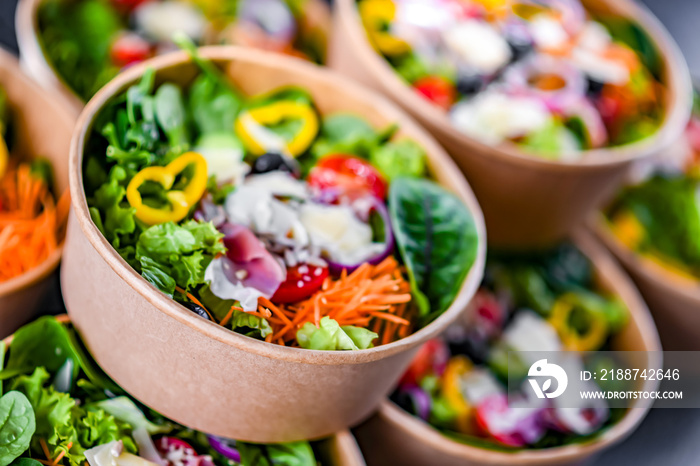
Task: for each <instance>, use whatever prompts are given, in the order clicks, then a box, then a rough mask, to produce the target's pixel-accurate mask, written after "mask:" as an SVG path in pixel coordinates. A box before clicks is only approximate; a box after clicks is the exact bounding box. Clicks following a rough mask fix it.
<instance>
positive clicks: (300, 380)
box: [61, 47, 485, 443]
mask: <svg viewBox="0 0 700 466" xmlns="http://www.w3.org/2000/svg"><path fill="white" fill-rule="evenodd" d="M200 51H201V52H200V53H201V54H202V56H203V57H205V58H209V59H211V60H213V61H214V62H215V63H216V64H218V65H219V66H221V67H223V69H224V71H225V72H226V73H227V74H228V76H229V77H231V78H232V79H233V81H234V82H235V83H236V84H237V85H238V86H239V88H240V89H241V90H242V91H243V92H244V93H245V94H249V95H253V94H257V93H260V92H263V91H268V90H271V89H274V88H277V87H279V86H282V85H294V84H297V85H302V86H304V87H305V88H306V89H308V90H309V91H310V92H311V94H312V95H313V97H314V99H315V102H316V104H317V107H318V108H319V110H320V112H321V113H322V114H325V113H329V112H333V111H346V112H351V113H355V114H358V115H360V116H362V117H364V118H366V119H367V120H368V121H369V122H370V123H371V124H372V125H375V126H378V127H379V126H384V125H387V124H390V123H398V125H399V126H400V128H401V130H400V133H401V134H402V135H407V136H409V137H411V138H413V139H414V140H415V141H416V142H418V143H419V144H421V145H422V146H423V147H424V148H425V149H426V151H427V153H428V154H429V156H428V157H429V165H430V168H431V170H432V173H433V175H434V177H435V179H436V180H437V181H438V182H440V183H441V184H442V185H443V186H445V187H447V188H448V189H450V190H451V191H453V192H454V193H455V194H456V195H458V196H459V197H460V198H461V199H462V200H463V201H464V203H465V204H466V206H467V207H468V209H469V210H470V211H471V212H472V215H473V216H474V219H475V223H476V225H477V231H478V236H479V249H478V255H477V259H476V262H475V263H474V265H473V267H472V269H471V271H470V273H469V275H468V276H467V278H466V279H465V281H464V283H463V285H462V288H461V290H460V292H459V294H458V296H457V298H456V299H455V301H454V302H453V303H452V306H451V307H450V308H449V309H448V310H447V311H446V312H445V313H444V314H443V315H442V316H440V317H439V318H438V319H436V320H435V321H434V322H433V323H431V324H430V325H428V326H426V327H425V328H423V329H421V330H419V331H418V332H416V333H414V334H413V335H411V336H409V337H408V338H405V339H403V340H400V341H397V342H394V343H391V344H389V345H385V346H380V347H376V348H372V349H368V350H362V351H351V352H334V351H311V350H303V349H298V348H287V347H281V346H278V345H274V344H270V343H265V342H262V341H258V340H255V339H252V338H249V337H246V336H243V335H239V334H237V333H234V332H231V331H229V330H227V329H224V328H223V327H220V326H218V325H216V324H214V323H212V322H209V321H206V320H204V319H201V318H199V317H198V316H196V315H195V314H194V313H192V312H190V311H188V310H187V309H186V308H184V307H183V306H181V305H179V304H177V303H176V302H175V301H173V300H171V299H170V298H168V297H167V296H165V295H163V294H162V293H160V292H159V291H158V290H157V289H156V288H154V287H153V286H151V285H150V284H149V283H148V282H146V281H145V280H144V279H143V278H141V276H140V275H138V274H137V273H136V272H135V271H134V270H133V269H132V268H131V267H130V266H129V265H128V264H127V263H126V262H125V261H124V260H123V259H122V258H121V257H120V256H119V255H118V254H117V253H116V251H115V250H114V249H113V248H112V247H111V245H110V244H109V243H108V242H107V241H106V240H105V238H104V237H103V236H102V234H101V233H100V232H99V230H98V229H97V227H96V226H95V225H94V224H93V222H92V221H91V219H90V215H89V213H88V208H87V204H86V199H85V193H84V191H83V179H82V169H81V167H82V160H83V150H84V148H85V144H86V138H87V137H88V135H89V134H90V132H91V130H92V129H93V128H92V125H93V122H94V119H95V116H96V115H97V114H98V112H99V111H100V110H101V109H102V108H103V107H104V106H105V104H106V103H107V102H109V101H110V100H111V99H112V98H113V97H114V96H115V94H118V93H120V92H121V91H123V90H125V89H126V88H127V87H128V86H129V85H131V84H133V83H134V82H136V81H137V80H138V79H139V78H140V77H141V75H142V74H143V72H144V70H145V69H146V68H147V67H151V68H154V69H155V70H156V80H157V81H160V82H162V81H164V80H167V81H171V82H176V83H180V84H187V83H190V82H191V81H192V80H193V79H194V77H195V76H196V75H198V74H199V71H198V68H197V67H196V66H195V65H194V64H193V63H191V61H190V59H189V57H188V55H187V54H185V53H184V52H178V53H173V54H169V55H165V56H162V57H157V58H155V59H152V60H150V61H149V62H146V63H145V64H142V65H138V66H136V67H134V68H131V69H129V70H127V71H125V72H124V73H122V74H121V75H119V76H118V77H117V78H116V79H115V80H114V81H112V82H111V83H109V84H108V85H107V86H105V87H104V88H103V89H102V90H101V91H100V92H99V93H98V94H97V95H96V96H95V97H94V98H93V99H92V100H91V101H90V102H89V103H88V105H87V106H86V107H85V110H84V111H83V113H82V115H81V116H80V119H79V121H78V124H77V126H76V130H75V132H74V135H73V141H72V147H71V158H70V184H71V194H72V196H73V212H72V215H71V217H70V218H69V225H68V235H67V239H66V257H67V259H66V261H65V262H64V263H63V266H62V269H61V271H62V276H61V278H62V289H63V296H64V300H65V303H66V307H67V308H68V313H69V315H70V316H71V319H72V320H73V324H74V325H75V327H76V328H77V329H78V331H79V332H80V333H81V334H82V336H83V338H84V340H85V342H86V344H87V346H88V347H89V348H90V350H91V352H92V354H93V355H94V356H95V359H96V360H97V361H98V363H99V364H100V365H101V366H102V367H103V368H104V369H105V371H106V372H107V373H108V374H109V375H110V376H111V377H112V378H113V379H114V380H115V381H116V382H117V383H119V385H121V386H122V387H124V389H125V390H127V391H128V392H129V393H131V394H133V395H134V396H135V397H136V398H138V399H139V400H141V401H142V402H143V403H144V404H146V405H148V406H151V407H153V408H154V409H156V410H157V411H159V412H161V413H163V414H164V415H166V416H167V417H170V418H172V419H174V420H176V421H178V422H180V423H182V424H185V425H188V426H190V427H192V428H195V429H198V430H202V431H205V432H211V433H213V434H216V435H221V436H224V437H229V438H236V439H241V440H245V441H251V442H263V443H269V442H273V443H276V442H286V441H293V440H300V439H314V438H319V437H323V436H326V435H329V434H331V433H333V432H336V431H339V430H342V429H344V428H346V427H348V426H350V425H354V424H357V423H359V422H360V421H362V420H363V419H365V418H367V417H368V416H369V415H370V414H371V413H372V412H373V411H374V410H375V409H376V408H377V406H378V405H379V404H380V403H381V401H382V400H383V399H384V398H385V397H386V395H387V394H388V393H389V392H390V391H391V389H392V386H393V384H394V383H395V382H396V381H397V380H398V378H399V377H400V376H401V373H402V372H403V370H404V369H405V368H406V367H407V366H408V365H409V364H410V361H411V358H412V356H413V355H414V353H415V352H416V351H417V349H418V347H419V346H420V344H421V343H423V342H425V341H426V340H428V339H430V338H432V337H434V336H436V335H438V334H439V333H440V332H442V331H443V330H444V329H445V328H447V327H448V326H449V325H450V324H451V323H452V322H454V321H455V319H456V318H457V317H458V316H459V315H460V314H461V312H462V311H463V310H464V309H465V307H466V305H467V304H468V302H469V300H470V299H471V297H472V296H473V294H474V292H475V290H476V289H477V287H478V285H479V281H480V279H481V276H482V274H483V268H484V257H485V233H484V225H483V218H482V215H481V212H480V210H479V207H478V205H477V203H476V200H475V198H474V196H473V195H472V193H471V190H470V188H469V186H468V184H467V182H466V181H465V180H464V178H463V177H462V174H461V173H460V172H459V170H458V169H457V167H456V166H455V165H454V163H453V162H452V161H451V160H450V158H449V157H448V156H447V155H446V154H445V153H444V152H443V150H442V149H441V148H440V146H438V145H437V144H436V143H435V141H434V140H433V139H432V138H431V137H430V136H429V135H428V134H427V133H425V132H424V131H423V130H422V129H421V128H420V127H418V126H417V125H416V124H415V123H414V122H413V121H412V120H411V119H410V118H409V117H407V116H406V115H405V114H404V113H402V112H401V111H400V110H398V109H397V108H396V107H394V106H393V105H392V104H390V103H389V102H388V101H386V100H384V99H383V98H382V97H380V96H378V95H376V94H374V93H372V92H370V91H367V90H366V89H364V88H362V87H360V86H358V85H357V84H354V83H352V82H350V81H348V80H346V79H345V78H343V77H342V76H339V75H336V74H334V73H332V72H330V71H328V70H324V69H323V68H320V67H317V66H314V65H311V64H308V63H305V62H303V61H300V60H297V59H294V58H288V57H282V56H279V55H275V54H269V53H264V52H260V51H257V50H251V49H241V48H235V47H209V48H202V49H200ZM222 412H223V413H226V416H221V413H222ZM268 419H269V420H274V422H265V421H266V420H268Z"/></svg>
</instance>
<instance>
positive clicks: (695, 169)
mask: <svg viewBox="0 0 700 466" xmlns="http://www.w3.org/2000/svg"><path fill="white" fill-rule="evenodd" d="M674 150H676V151H678V153H677V154H674V153H669V154H666V156H665V157H664V158H663V159H662V160H659V161H657V162H656V164H655V166H654V167H652V169H651V170H649V171H647V173H646V174H645V175H644V176H643V177H642V179H641V181H638V182H636V183H634V184H632V185H630V186H627V187H625V188H624V189H623V190H622V191H621V192H620V193H619V194H618V196H617V198H616V199H615V201H614V202H613V203H612V204H611V206H610V207H609V209H608V210H607V212H606V215H607V218H608V221H609V226H610V228H611V230H612V232H613V233H614V234H615V235H616V236H617V238H619V240H620V241H621V242H622V243H623V244H624V245H625V246H626V247H628V248H630V249H632V250H633V251H635V252H637V253H639V254H641V255H642V256H643V257H645V258H647V259H649V260H651V261H653V262H654V263H656V264H657V265H659V266H661V267H662V269H663V270H666V271H668V272H671V273H672V274H674V275H676V276H682V277H686V278H689V279H692V280H697V279H698V278H700V200H699V199H698V188H700V101H699V100H698V97H697V95H696V97H695V105H694V110H693V116H692V118H691V120H690V122H689V123H688V127H687V128H686V132H685V137H684V144H681V145H680V146H676V147H675V148H674Z"/></svg>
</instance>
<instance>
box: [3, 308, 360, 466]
mask: <svg viewBox="0 0 700 466" xmlns="http://www.w3.org/2000/svg"><path fill="white" fill-rule="evenodd" d="M1 343H2V348H1V349H2V350H3V351H2V359H3V361H2V362H3V367H4V370H3V379H4V382H5V392H4V394H3V397H2V398H3V402H11V405H12V406H13V409H12V410H11V412H8V414H7V417H8V420H10V421H13V422H11V425H13V426H14V427H13V428H12V429H13V432H15V433H16V435H14V436H13V437H12V440H11V441H8V445H12V448H10V449H8V453H7V458H8V459H7V461H10V462H12V461H14V460H17V461H20V462H21V461H25V462H26V461H38V462H42V463H43V462H46V463H48V464H58V465H68V464H70V465H80V464H82V465H88V464H89V465H93V466H96V465H99V464H132V465H140V466H153V465H162V466H169V465H170V466H172V465H176V464H182V462H183V461H184V462H187V463H188V464H201V465H206V466H226V465H230V464H241V465H254V464H279V465H303V466H364V464H365V463H364V460H363V459H362V455H361V453H360V451H359V448H358V446H357V443H356V442H355V439H354V438H353V437H352V435H351V434H350V432H348V431H346V430H345V431H341V432H338V433H337V434H334V435H332V436H329V437H327V438H324V439H322V440H318V441H313V442H308V441H299V442H293V443H283V444H253V443H245V442H241V441H237V440H232V439H227V438H222V437H216V436H213V435H209V434H207V433H204V432H200V431H195V430H192V429H189V428H187V427H185V426H182V425H179V424H177V423H174V422H173V421H172V420H169V419H167V418H165V417H163V416H161V415H160V414H158V413H156V412H155V411H152V410H150V409H149V408H148V407H146V406H143V405H139V404H138V403H137V402H136V401H135V400H134V399H133V398H132V397H131V396H130V395H129V394H128V393H127V392H125V391H124V390H122V388H121V387H119V386H118V385H116V384H115V383H114V382H113V381H112V380H111V379H110V378H109V377H108V376H106V375H105V374H104V372H103V371H102V370H101V369H100V367H99V366H98V365H97V364H96V363H95V361H94V360H93V359H92V358H91V356H90V354H89V353H88V352H86V351H85V347H84V345H83V344H82V342H81V340H80V338H79V337H78V336H77V334H76V333H75V329H74V328H73V326H72V325H71V323H70V320H69V319H68V316H66V315H62V316H56V317H53V316H44V317H40V318H39V319H37V320H35V321H33V322H31V323H29V324H27V325H25V326H23V327H21V328H20V329H18V330H17V331H16V332H15V333H14V334H13V335H11V336H9V337H7V338H6V339H5V340H4V341H2V342H1ZM47 399H49V400H52V401H50V402H47ZM19 407H22V408H23V409H18V408H19ZM58 413H60V415H59V414H58ZM222 415H223V414H222ZM95 426H99V428H97V427H95ZM47 432H60V433H57V434H55V435H47V434H46V433H47Z"/></svg>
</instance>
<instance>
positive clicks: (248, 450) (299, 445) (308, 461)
mask: <svg viewBox="0 0 700 466" xmlns="http://www.w3.org/2000/svg"><path fill="white" fill-rule="evenodd" d="M236 448H237V449H238V451H239V452H240V453H241V464H245V465H249V466H282V465H285V466H316V465H317V464H318V463H317V462H316V459H315V457H314V451H313V450H312V449H311V445H309V442H290V443H280V444H276V445H256V444H253V443H243V442H236Z"/></svg>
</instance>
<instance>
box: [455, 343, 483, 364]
mask: <svg viewBox="0 0 700 466" xmlns="http://www.w3.org/2000/svg"><path fill="white" fill-rule="evenodd" d="M448 344H449V347H450V354H463V355H464V356H467V357H468V358H469V359H471V360H472V362H473V363H474V364H484V363H485V362H486V361H487V360H488V357H489V351H490V348H489V342H488V341H486V340H484V339H483V338H479V337H476V336H475V337H467V338H464V339H462V340H460V341H454V342H448Z"/></svg>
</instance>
